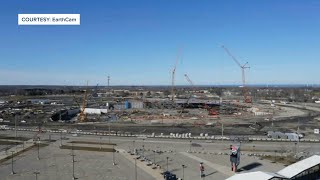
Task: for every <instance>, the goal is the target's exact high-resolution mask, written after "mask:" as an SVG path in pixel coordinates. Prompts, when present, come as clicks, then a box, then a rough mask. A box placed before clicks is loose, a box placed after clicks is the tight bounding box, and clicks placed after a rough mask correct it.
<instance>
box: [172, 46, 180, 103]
mask: <svg viewBox="0 0 320 180" xmlns="http://www.w3.org/2000/svg"><path fill="white" fill-rule="evenodd" d="M180 56H181V49H180V50H179V52H178V56H177V59H176V64H175V65H174V67H173V69H172V84H171V100H172V102H173V101H174V98H175V92H174V86H175V75H176V69H177V65H178V62H179V58H180Z"/></svg>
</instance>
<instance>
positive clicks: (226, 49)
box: [221, 46, 248, 68]
mask: <svg viewBox="0 0 320 180" xmlns="http://www.w3.org/2000/svg"><path fill="white" fill-rule="evenodd" d="M221 47H222V48H223V49H224V50H225V51H226V53H227V54H228V55H229V56H230V57H231V58H232V59H233V61H234V62H236V63H237V64H238V66H239V67H240V68H242V66H241V64H240V62H239V61H238V60H237V59H236V58H235V57H234V56H233V55H232V54H231V52H230V51H229V49H228V48H226V47H225V46H221ZM247 63H248V62H247ZM247 63H246V64H247ZM246 64H245V65H246Z"/></svg>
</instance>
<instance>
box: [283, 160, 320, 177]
mask: <svg viewBox="0 0 320 180" xmlns="http://www.w3.org/2000/svg"><path fill="white" fill-rule="evenodd" d="M318 164H320V156H318V155H313V156H311V157H309V158H306V159H304V160H302V161H299V162H296V163H294V164H291V165H290V166H287V167H285V168H283V169H282V170H280V171H278V172H277V173H278V174H280V175H282V176H284V177H287V178H292V177H294V176H296V175H298V174H300V173H301V172H303V171H305V170H307V169H310V168H312V167H314V166H316V165H318Z"/></svg>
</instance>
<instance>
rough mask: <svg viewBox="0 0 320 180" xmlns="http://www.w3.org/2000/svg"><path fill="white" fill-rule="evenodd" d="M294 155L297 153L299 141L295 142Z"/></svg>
mask: <svg viewBox="0 0 320 180" xmlns="http://www.w3.org/2000/svg"><path fill="white" fill-rule="evenodd" d="M294 155H297V143H296V142H295V143H294Z"/></svg>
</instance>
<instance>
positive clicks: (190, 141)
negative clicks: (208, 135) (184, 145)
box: [189, 140, 192, 152]
mask: <svg viewBox="0 0 320 180" xmlns="http://www.w3.org/2000/svg"><path fill="white" fill-rule="evenodd" d="M191 146H192V141H191V140H190V149H189V152H191Z"/></svg>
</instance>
